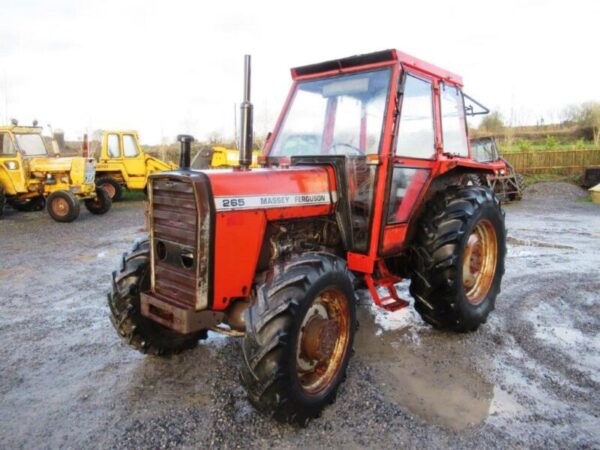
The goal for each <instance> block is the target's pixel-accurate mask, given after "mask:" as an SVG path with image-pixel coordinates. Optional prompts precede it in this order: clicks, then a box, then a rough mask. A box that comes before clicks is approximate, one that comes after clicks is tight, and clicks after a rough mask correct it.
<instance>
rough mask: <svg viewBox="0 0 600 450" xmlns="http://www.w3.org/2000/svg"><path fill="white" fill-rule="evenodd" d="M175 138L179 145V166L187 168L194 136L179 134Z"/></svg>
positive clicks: (189, 162)
mask: <svg viewBox="0 0 600 450" xmlns="http://www.w3.org/2000/svg"><path fill="white" fill-rule="evenodd" d="M177 140H178V141H179V143H180V145H181V149H180V151H179V168H180V169H185V170H189V169H190V167H191V153H192V142H194V136H191V135H189V134H180V135H178V136H177Z"/></svg>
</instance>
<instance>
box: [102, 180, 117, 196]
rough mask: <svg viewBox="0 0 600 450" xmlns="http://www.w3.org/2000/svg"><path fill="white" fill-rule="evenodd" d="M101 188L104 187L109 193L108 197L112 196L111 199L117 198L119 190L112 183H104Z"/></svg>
mask: <svg viewBox="0 0 600 450" xmlns="http://www.w3.org/2000/svg"><path fill="white" fill-rule="evenodd" d="M100 187H103V188H104V189H106V192H108V195H110V198H113V197H114V196H115V194H116V193H117V190H116V189H115V187H114V186H113V185H112V184H110V183H103V184H101V185H100Z"/></svg>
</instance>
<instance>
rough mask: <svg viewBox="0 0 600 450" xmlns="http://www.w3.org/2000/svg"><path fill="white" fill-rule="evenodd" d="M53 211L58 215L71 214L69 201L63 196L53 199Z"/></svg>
mask: <svg viewBox="0 0 600 450" xmlns="http://www.w3.org/2000/svg"><path fill="white" fill-rule="evenodd" d="M51 207H52V212H53V213H54V214H55V215H57V216H66V215H67V214H69V203H68V202H67V201H66V200H65V199H64V198H61V197H58V198H55V199H54V200H53V201H52V206H51Z"/></svg>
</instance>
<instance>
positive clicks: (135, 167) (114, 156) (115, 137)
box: [96, 130, 177, 201]
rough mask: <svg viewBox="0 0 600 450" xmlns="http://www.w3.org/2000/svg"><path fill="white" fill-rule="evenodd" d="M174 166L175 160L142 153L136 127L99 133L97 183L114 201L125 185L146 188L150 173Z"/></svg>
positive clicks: (117, 199)
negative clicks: (100, 140) (165, 159)
mask: <svg viewBox="0 0 600 450" xmlns="http://www.w3.org/2000/svg"><path fill="white" fill-rule="evenodd" d="M176 168H177V164H174V163H171V162H165V161H162V160H160V159H158V158H155V157H154V156H150V155H149V154H148V153H145V152H144V151H143V149H142V148H141V146H140V143H139V139H138V134H137V131H131V130H126V131H123V130H121V131H116V130H109V131H104V132H103V133H102V142H101V147H100V151H99V157H98V164H97V165H96V185H98V186H101V187H103V188H104V189H106V190H107V191H108V193H109V195H110V197H111V199H112V200H113V201H119V200H121V199H122V198H123V193H124V190H125V189H128V190H140V191H142V190H143V191H145V190H146V186H147V185H148V176H149V175H150V174H152V173H154V172H162V171H165V170H173V169H176Z"/></svg>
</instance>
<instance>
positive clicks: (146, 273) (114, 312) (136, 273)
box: [108, 239, 206, 356]
mask: <svg viewBox="0 0 600 450" xmlns="http://www.w3.org/2000/svg"><path fill="white" fill-rule="evenodd" d="M149 269H150V242H149V241H148V240H147V239H146V240H144V241H141V242H137V243H136V244H135V245H134V246H133V249H132V250H131V252H130V253H126V254H124V255H123V259H122V262H121V269H120V270H119V271H118V272H117V271H115V272H113V273H112V292H111V293H110V294H108V306H109V308H110V312H111V315H110V320H111V322H112V324H113V326H114V327H115V329H116V330H117V332H118V333H119V335H120V336H121V337H122V338H123V340H124V341H125V342H126V343H127V344H128V345H129V346H131V347H133V348H134V349H136V350H138V351H140V352H142V353H149V354H151V355H156V356H168V355H171V354H174V353H179V352H181V351H182V350H186V349H189V348H193V347H194V346H196V344H197V343H198V340H200V339H204V338H206V331H205V330H203V331H199V332H196V333H191V334H180V333H176V332H175V331H172V330H169V329H168V328H166V327H164V326H162V325H160V324H158V323H156V322H154V321H153V320H150V319H148V318H146V317H144V316H142V312H141V305H140V294H141V293H142V292H144V291H147V290H148V289H150V270H149Z"/></svg>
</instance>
